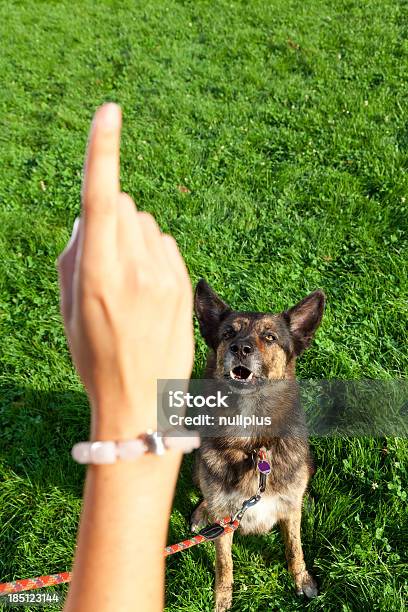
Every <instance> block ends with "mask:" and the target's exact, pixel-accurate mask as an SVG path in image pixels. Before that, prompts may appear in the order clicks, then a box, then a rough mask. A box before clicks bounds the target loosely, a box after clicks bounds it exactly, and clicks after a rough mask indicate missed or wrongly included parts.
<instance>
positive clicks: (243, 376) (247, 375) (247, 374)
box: [231, 366, 253, 380]
mask: <svg viewBox="0 0 408 612" xmlns="http://www.w3.org/2000/svg"><path fill="white" fill-rule="evenodd" d="M252 377H253V373H252V372H251V370H248V368H246V367H245V366H236V367H235V368H233V369H232V370H231V378H233V379H234V380H251V379H252Z"/></svg>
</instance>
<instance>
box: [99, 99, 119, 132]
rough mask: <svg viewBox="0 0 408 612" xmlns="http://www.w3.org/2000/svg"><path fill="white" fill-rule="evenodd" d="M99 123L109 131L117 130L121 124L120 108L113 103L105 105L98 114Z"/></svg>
mask: <svg viewBox="0 0 408 612" xmlns="http://www.w3.org/2000/svg"><path fill="white" fill-rule="evenodd" d="M98 121H100V122H101V125H103V127H105V128H107V129H109V130H112V129H115V128H117V127H118V126H119V123H120V107H119V106H118V105H117V104H114V103H113V102H108V103H107V104H104V105H103V106H102V107H101V109H100V110H99V112H98Z"/></svg>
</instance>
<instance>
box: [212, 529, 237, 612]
mask: <svg viewBox="0 0 408 612" xmlns="http://www.w3.org/2000/svg"><path fill="white" fill-rule="evenodd" d="M233 535H234V534H233V533H227V534H226V535H224V536H222V537H221V538H218V540H215V553H216V558H215V609H216V612H224V611H225V610H229V609H230V608H231V604H232V583H233V577H232V550H231V549H232V538H233Z"/></svg>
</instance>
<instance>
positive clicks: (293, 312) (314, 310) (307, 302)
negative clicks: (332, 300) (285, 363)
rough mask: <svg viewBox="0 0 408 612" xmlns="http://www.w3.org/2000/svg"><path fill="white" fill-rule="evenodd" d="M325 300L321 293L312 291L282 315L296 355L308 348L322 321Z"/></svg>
mask: <svg viewBox="0 0 408 612" xmlns="http://www.w3.org/2000/svg"><path fill="white" fill-rule="evenodd" d="M325 299H326V297H325V295H324V293H323V291H320V290H317V291H313V293H310V294H309V295H308V296H306V297H305V298H303V300H301V301H300V302H299V303H298V304H296V306H293V307H292V308H290V309H289V310H286V311H285V312H284V313H283V315H284V317H285V319H286V321H287V323H288V325H289V330H290V332H291V334H292V338H293V340H294V344H295V353H296V354H297V355H300V353H302V352H303V351H304V350H305V349H306V348H307V347H308V346H310V343H311V342H312V340H313V336H314V333H315V331H316V329H317V328H318V327H319V325H320V322H321V320H322V316H323V311H324V303H325Z"/></svg>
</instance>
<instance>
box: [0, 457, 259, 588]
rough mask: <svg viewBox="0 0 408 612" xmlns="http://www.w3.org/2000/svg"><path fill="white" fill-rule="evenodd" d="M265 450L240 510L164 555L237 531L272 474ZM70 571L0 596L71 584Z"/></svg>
mask: <svg viewBox="0 0 408 612" xmlns="http://www.w3.org/2000/svg"><path fill="white" fill-rule="evenodd" d="M266 457H267V455H266V449H265V448H264V447H263V448H261V449H260V450H259V451H258V453H257V469H258V472H259V484H258V489H257V492H256V493H255V495H252V497H250V498H249V499H246V500H244V501H243V502H242V506H241V508H240V509H239V510H238V511H237V512H236V513H235V514H234V515H233V516H227V517H225V518H223V519H222V520H220V521H216V522H215V523H212V524H211V525H207V526H206V527H204V529H201V531H199V532H198V533H197V535H194V536H192V537H191V538H187V539H186V540H183V541H182V542H178V543H177V544H171V545H170V546H166V547H165V549H164V556H165V557H169V556H170V555H174V554H175V553H177V552H180V551H182V550H187V548H191V547H192V546H196V545H197V544H201V543H202V542H208V541H212V540H216V539H217V538H220V537H222V536H224V535H226V534H227V533H233V532H234V531H236V530H237V529H238V527H239V525H240V522H241V521H242V518H243V516H244V514H245V512H246V511H247V510H248V509H249V508H252V507H253V506H255V505H256V504H257V503H258V502H259V501H260V499H261V496H262V493H263V492H264V491H265V488H266V479H267V477H268V474H270V472H271V466H270V464H269V462H268V461H267V460H266ZM71 579H72V572H61V573H59V574H49V575H48V576H38V577H37V578H24V579H23V580H12V581H11V582H2V583H0V596H1V595H8V594H10V593H20V592H21V591H31V590H33V589H42V588H44V587H49V586H55V585H57V584H64V583H66V582H70V581H71Z"/></svg>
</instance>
